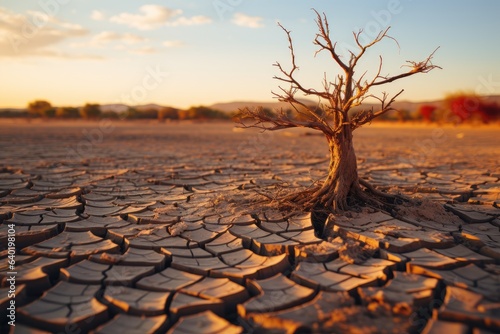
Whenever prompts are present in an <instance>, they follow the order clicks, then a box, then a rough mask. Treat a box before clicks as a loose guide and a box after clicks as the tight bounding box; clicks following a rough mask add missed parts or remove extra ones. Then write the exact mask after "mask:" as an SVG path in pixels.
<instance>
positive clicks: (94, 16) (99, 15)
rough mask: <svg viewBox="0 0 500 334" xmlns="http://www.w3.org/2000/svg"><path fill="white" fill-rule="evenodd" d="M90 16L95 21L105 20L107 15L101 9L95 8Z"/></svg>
mask: <svg viewBox="0 0 500 334" xmlns="http://www.w3.org/2000/svg"><path fill="white" fill-rule="evenodd" d="M90 18H91V19H92V20H94V21H103V20H105V19H106V15H104V13H103V12H101V11H99V10H93V11H92V14H90Z"/></svg>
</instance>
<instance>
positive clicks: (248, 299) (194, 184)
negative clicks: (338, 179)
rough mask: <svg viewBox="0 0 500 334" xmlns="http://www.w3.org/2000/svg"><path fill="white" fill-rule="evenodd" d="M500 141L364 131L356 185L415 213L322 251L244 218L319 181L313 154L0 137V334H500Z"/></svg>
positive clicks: (91, 132)
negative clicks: (274, 196)
mask: <svg viewBox="0 0 500 334" xmlns="http://www.w3.org/2000/svg"><path fill="white" fill-rule="evenodd" d="M499 133H500V132H499V130H498V129H495V128H485V129H466V128H444V129H441V128H411V127H383V126H378V125H377V126H373V127H367V128H364V129H360V130H358V131H357V132H356V133H355V146H356V150H357V156H358V159H359V161H358V165H359V170H360V174H361V175H362V176H363V177H364V178H366V179H368V180H369V181H370V182H372V183H373V184H374V185H376V186H377V187H378V189H381V190H383V191H389V192H401V193H404V194H406V195H409V196H412V197H415V198H418V200H419V201H420V202H421V203H422V204H421V206H419V207H412V208H401V209H400V210H399V211H398V213H397V214H395V215H394V216H391V215H389V214H387V213H385V212H380V211H376V210H373V209H370V208H365V210H363V212H361V213H353V214H352V215H351V216H350V217H331V218H330V219H329V220H328V221H327V226H328V228H329V229H330V230H331V231H332V232H331V233H330V237H329V238H328V240H321V239H318V238H317V237H316V236H315V234H314V230H313V226H312V224H311V217H310V215H309V214H308V213H305V212H298V213H297V212H296V213H293V214H286V213H283V212H280V211H278V210H276V209H272V208H271V207H265V206H263V207H252V208H249V207H248V205H241V206H240V205H239V203H240V202H241V201H240V200H241V199H245V198H248V197H249V196H255V194H257V192H269V191H270V190H271V189H274V188H276V187H282V186H286V187H287V188H288V189H291V188H292V189H293V188H297V189H300V188H303V187H307V186H310V185H311V184H312V182H314V181H316V180H321V178H322V177H323V176H324V175H325V172H326V167H327V165H328V157H327V156H326V153H327V147H326V143H325V141H324V139H323V138H322V137H320V136H316V135H312V134H311V133H307V132H305V131H283V132H281V133H277V132H276V133H259V132H257V131H242V130H238V129H234V128H233V125H232V124H228V123H221V124H217V123H202V124H186V123H171V124H156V123H121V122H109V121H102V122H94V123H81V122H74V123H64V122H61V123H44V122H39V121H38V122H32V123H9V122H7V121H2V123H0V240H1V248H0V258H1V262H0V267H1V271H0V280H1V287H0V292H1V295H0V306H1V307H0V312H1V314H2V318H1V319H2V320H1V326H2V327H1V332H2V333H3V332H9V331H10V332H12V333H45V332H55V333H59V332H67V333H70V332H71V333H75V332H78V333H84V332H93V333H117V332H122V333H165V332H168V333H405V332H415V333H417V332H423V333H462V332H463V333H497V332H498V331H500V278H499V277H500V209H499V206H500V182H499V178H500V167H499V164H498V161H499V156H500V135H499ZM443 205H444V209H443ZM9 225H10V226H14V229H15V246H16V257H15V260H16V264H15V268H9V264H8V254H9V252H8V249H7V240H8V237H9ZM12 271H15V272H16V273H17V274H16V275H15V276H16V299H15V301H16V327H9V326H8V325H7V321H6V320H8V318H7V317H6V315H7V306H8V303H9V302H10V299H9V298H8V296H7V294H8V290H9V286H10V285H9V284H10V283H9V280H8V279H9V272H12Z"/></svg>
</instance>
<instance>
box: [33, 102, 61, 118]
mask: <svg viewBox="0 0 500 334" xmlns="http://www.w3.org/2000/svg"><path fill="white" fill-rule="evenodd" d="M28 113H29V114H30V115H31V116H35V117H54V116H55V110H54V108H52V105H51V104H50V102H48V101H45V100H35V101H33V102H30V103H29V104H28Z"/></svg>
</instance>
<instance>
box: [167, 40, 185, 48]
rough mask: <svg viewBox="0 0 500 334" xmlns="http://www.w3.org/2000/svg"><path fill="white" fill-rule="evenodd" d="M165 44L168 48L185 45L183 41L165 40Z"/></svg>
mask: <svg viewBox="0 0 500 334" xmlns="http://www.w3.org/2000/svg"><path fill="white" fill-rule="evenodd" d="M163 46H166V47H167V48H178V47H181V46H184V43H183V42H182V41H165V42H163Z"/></svg>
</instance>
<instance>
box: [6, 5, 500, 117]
mask: <svg viewBox="0 0 500 334" xmlns="http://www.w3.org/2000/svg"><path fill="white" fill-rule="evenodd" d="M312 8H315V9H316V10H318V11H319V12H324V13H325V14H326V15H327V17H328V19H329V22H330V27H331V36H332V39H333V40H335V41H337V42H338V46H339V48H338V49H339V52H341V55H343V56H347V54H348V53H347V52H348V50H350V49H352V50H356V49H355V47H354V46H355V43H354V42H353V39H352V32H353V31H354V32H357V31H359V30H360V29H363V31H364V32H363V35H362V36H363V40H365V41H369V40H370V39H372V38H373V37H375V36H376V34H377V33H378V32H379V31H380V30H383V29H386V28H387V27H389V26H390V27H391V28H390V30H389V35H390V36H391V37H394V39H396V40H397V41H398V43H397V44H396V43H395V42H394V41H393V40H389V39H387V40H385V41H383V42H381V43H380V44H378V45H377V46H376V47H375V48H373V49H371V50H370V52H368V53H367V54H366V59H365V61H363V62H362V63H360V68H359V69H358V71H357V73H363V72H364V71H368V74H370V73H372V71H373V70H374V69H376V68H377V66H378V59H379V55H382V56H383V61H384V67H383V71H382V73H383V74H391V75H394V74H398V73H400V72H401V71H404V70H405V68H404V67H401V66H402V65H404V64H405V61H407V60H415V61H421V60H423V59H425V58H426V57H427V56H428V55H429V54H430V53H432V52H433V51H434V50H435V49H436V48H438V47H439V49H438V50H437V52H436V53H435V57H434V59H433V63H435V64H436V65H439V66H441V67H442V69H441V70H434V71H432V72H430V73H427V74H419V75H416V76H412V77H410V78H405V79H403V80H400V81H397V82H394V83H391V84H390V85H388V86H387V87H384V89H383V90H384V91H387V92H389V93H395V92H398V91H399V90H400V89H402V88H404V89H405V92H404V93H403V94H402V95H401V96H400V98H399V100H400V101H402V100H406V101H432V100H436V99H441V98H443V97H444V95H445V94H449V93H452V92H455V91H458V90H462V91H468V92H474V93H477V94H481V95H494V94H500V63H499V59H500V57H499V54H500V43H499V42H498V41H499V40H500V38H499V37H500V36H499V35H500V20H498V15H499V14H500V1H497V0H478V1H469V0H467V1H465V0H440V1H430V0H419V1H416V0H380V1H378V0H357V1H356V0H355V1H352V0H351V1H347V0H309V1H305V0H302V1H298V0H267V1H264V0H182V1H181V0H164V1H154V0H130V1H123V0H106V1H102V0H23V1H13V0H0V107H11V108H17V107H26V105H27V104H28V103H29V102H30V101H33V100H36V99H45V100H48V101H50V102H51V103H52V105H55V106H80V105H83V104H85V103H87V102H89V103H100V104H109V103H124V104H128V105H142V104H148V103H157V104H161V105H168V106H173V107H178V108H187V107H189V106H193V105H211V104H213V103H217V102H230V101H271V100H272V98H273V95H272V93H271V92H272V91H278V89H279V88H278V86H279V84H280V83H279V82H278V81H277V80H275V79H273V76H274V75H277V74H278V72H277V69H276V67H274V66H273V63H275V62H277V61H278V62H280V63H281V64H282V65H283V66H284V67H285V68H289V66H290V58H289V50H288V44H287V39H286V35H285V34H284V32H283V30H281V29H280V28H279V26H278V24H277V23H278V22H279V23H281V24H282V25H283V26H285V27H286V28H287V29H289V30H290V31H291V33H292V38H293V41H294V47H295V51H296V56H297V64H298V65H299V73H298V78H299V79H300V80H301V82H303V83H304V85H305V86H308V87H311V88H321V83H322V80H323V78H324V76H325V75H326V76H327V77H328V78H330V79H332V80H333V79H334V78H335V76H336V75H337V74H338V73H339V72H338V68H337V67H336V66H335V64H334V63H333V62H332V59H331V58H329V57H328V55H327V54H326V53H320V54H319V55H317V56H316V57H315V51H316V48H317V47H316V46H314V45H313V44H312V41H313V39H314V37H315V33H316V25H315V22H314V20H315V13H314V12H313V11H312ZM380 92H381V91H380ZM380 92H378V91H374V93H380Z"/></svg>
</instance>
